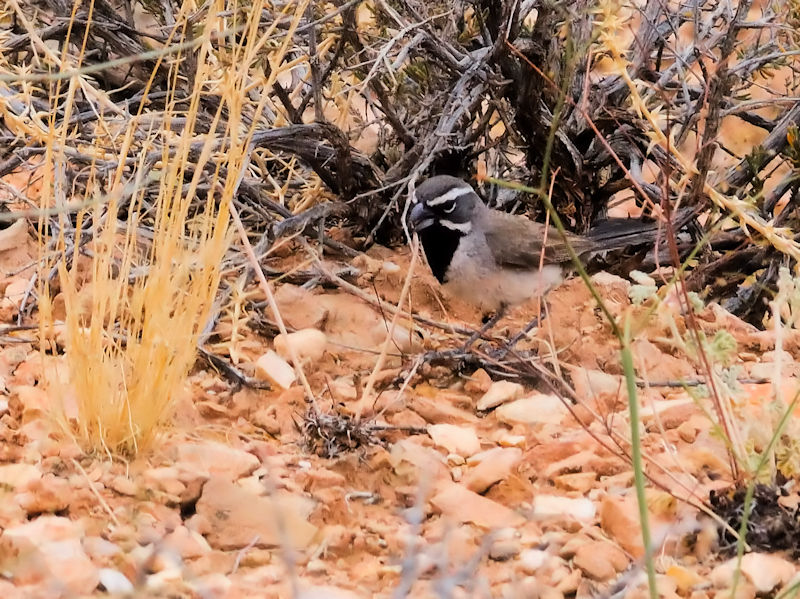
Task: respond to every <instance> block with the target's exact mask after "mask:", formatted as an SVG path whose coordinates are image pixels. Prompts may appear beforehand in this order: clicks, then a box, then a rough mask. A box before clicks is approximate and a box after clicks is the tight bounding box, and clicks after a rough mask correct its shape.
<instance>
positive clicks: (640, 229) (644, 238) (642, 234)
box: [586, 208, 694, 251]
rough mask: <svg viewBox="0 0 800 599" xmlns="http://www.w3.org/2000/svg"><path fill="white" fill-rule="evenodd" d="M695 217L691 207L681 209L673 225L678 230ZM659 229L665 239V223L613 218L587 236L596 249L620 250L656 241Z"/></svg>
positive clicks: (594, 228) (589, 232)
mask: <svg viewBox="0 0 800 599" xmlns="http://www.w3.org/2000/svg"><path fill="white" fill-rule="evenodd" d="M693 217H694V210H692V209H691V208H687V209H683V210H680V211H678V213H677V214H675V215H674V216H673V219H672V223H673V227H674V228H675V230H678V229H680V228H681V227H683V226H684V225H686V224H687V223H688V222H689V221H690V220H691V219H692V218H693ZM659 230H660V235H661V238H662V239H663V238H664V235H665V234H666V228H665V226H664V223H659V222H655V221H642V220H639V219H634V218H611V219H608V220H606V221H603V222H602V223H600V224H599V225H597V226H596V227H593V228H592V229H590V230H589V231H587V233H586V237H588V238H589V239H591V240H592V242H593V244H594V246H595V247H594V251H605V250H620V249H623V248H626V247H628V246H634V245H639V246H641V245H648V244H651V243H654V242H655V241H656V239H657V238H658V237H659Z"/></svg>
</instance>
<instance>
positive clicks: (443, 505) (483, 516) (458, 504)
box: [430, 481, 525, 529]
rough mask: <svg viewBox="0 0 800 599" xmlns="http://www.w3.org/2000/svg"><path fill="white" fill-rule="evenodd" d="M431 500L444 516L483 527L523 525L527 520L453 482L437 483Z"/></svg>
mask: <svg viewBox="0 0 800 599" xmlns="http://www.w3.org/2000/svg"><path fill="white" fill-rule="evenodd" d="M430 501H431V504H433V505H434V506H435V507H436V508H437V509H438V510H439V511H441V512H442V514H443V515H444V516H447V517H449V518H452V519H454V520H456V521H457V522H470V523H472V524H475V525H476V526H482V527H483V528H488V529H493V528H505V527H508V526H521V525H522V524H523V523H524V522H525V518H523V517H522V516H521V515H520V514H518V513H516V512H515V511H513V510H512V509H510V508H507V507H506V506H504V505H502V504H500V503H497V502H496V501H492V500H491V499H487V498H486V497H483V496H482V495H478V494H477V493H473V492H472V491H470V490H469V489H466V488H464V487H463V486H461V485H459V484H456V483H452V482H447V481H442V482H441V483H440V484H439V485H437V489H436V492H435V493H434V495H433V497H431V500H430Z"/></svg>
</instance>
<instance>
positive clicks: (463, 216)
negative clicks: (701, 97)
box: [410, 175, 483, 235]
mask: <svg viewBox="0 0 800 599" xmlns="http://www.w3.org/2000/svg"><path fill="white" fill-rule="evenodd" d="M482 205H483V203H482V202H481V199H480V198H479V197H478V194H476V193H475V190H474V189H472V186H471V185H470V184H469V183H467V182H465V181H463V180H461V179H459V178H457V177H451V176H449V175H437V176H435V177H431V178H430V179H427V180H426V181H424V182H423V183H422V184H420V185H419V187H417V190H416V193H415V204H414V207H413V208H412V209H411V215H410V221H411V226H412V227H413V228H414V230H415V231H417V232H418V233H421V232H422V231H424V230H425V229H428V228H429V227H432V226H435V225H438V226H440V227H444V228H445V229H448V230H450V231H455V232H457V233H459V234H461V235H466V234H468V233H469V232H470V231H471V230H472V217H473V214H474V212H475V210H476V208H479V207H480V206H482Z"/></svg>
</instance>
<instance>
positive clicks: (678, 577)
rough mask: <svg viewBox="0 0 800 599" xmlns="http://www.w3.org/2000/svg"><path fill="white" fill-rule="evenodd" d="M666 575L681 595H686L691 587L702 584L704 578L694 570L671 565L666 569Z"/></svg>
mask: <svg viewBox="0 0 800 599" xmlns="http://www.w3.org/2000/svg"><path fill="white" fill-rule="evenodd" d="M666 575H667V576H669V577H670V578H671V579H672V580H674V581H675V586H676V587H677V589H678V590H679V591H680V592H681V593H688V592H689V591H690V590H692V587H695V586H698V585H701V584H703V582H704V580H705V579H704V578H703V577H702V576H700V575H699V574H698V573H697V572H695V571H694V570H690V569H689V568H686V567H684V566H681V565H678V564H673V565H671V566H670V567H669V568H667V571H666Z"/></svg>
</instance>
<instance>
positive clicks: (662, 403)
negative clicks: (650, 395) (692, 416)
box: [639, 397, 695, 422]
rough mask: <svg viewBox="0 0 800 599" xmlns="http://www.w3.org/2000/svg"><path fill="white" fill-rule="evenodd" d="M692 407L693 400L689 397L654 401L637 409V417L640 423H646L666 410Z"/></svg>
mask: <svg viewBox="0 0 800 599" xmlns="http://www.w3.org/2000/svg"><path fill="white" fill-rule="evenodd" d="M694 406H695V400H694V399H692V398H691V397H685V398H683V399H654V400H652V401H645V402H644V405H643V406H642V407H641V408H640V409H639V417H640V418H641V419H642V422H648V421H650V420H652V419H653V418H655V416H660V415H661V414H663V413H664V412H666V411H667V410H673V409H675V408H686V407H694Z"/></svg>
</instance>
